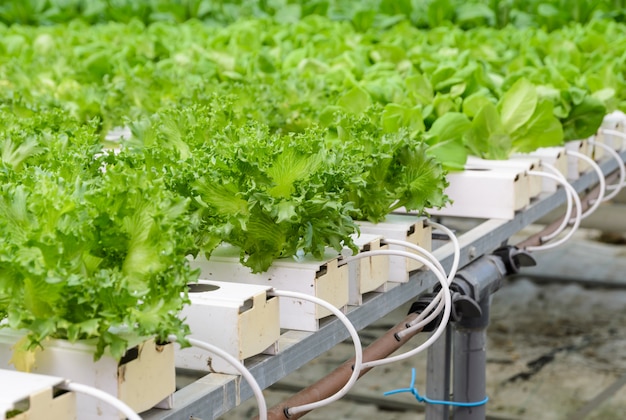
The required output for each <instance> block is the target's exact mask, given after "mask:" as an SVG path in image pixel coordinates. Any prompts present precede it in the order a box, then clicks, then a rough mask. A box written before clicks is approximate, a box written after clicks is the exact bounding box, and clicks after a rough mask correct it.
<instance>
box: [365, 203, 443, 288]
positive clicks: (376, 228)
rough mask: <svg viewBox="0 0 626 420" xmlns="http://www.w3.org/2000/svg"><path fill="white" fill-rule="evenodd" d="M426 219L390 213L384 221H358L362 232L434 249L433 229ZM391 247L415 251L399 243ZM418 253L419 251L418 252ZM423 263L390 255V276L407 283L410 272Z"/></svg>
mask: <svg viewBox="0 0 626 420" xmlns="http://www.w3.org/2000/svg"><path fill="white" fill-rule="evenodd" d="M425 221H426V219H424V218H423V217H420V216H416V215H413V214H389V215H387V217H386V218H385V220H384V221H383V222H380V223H370V222H358V224H359V227H360V229H361V233H364V234H373V235H381V236H382V237H383V239H395V240H398V241H406V242H410V243H412V244H415V245H419V246H421V247H422V248H424V249H425V250H427V251H431V250H432V229H431V227H430V226H427V224H426V223H425ZM389 249H392V250H397V251H408V252H414V251H412V250H410V249H407V248H405V247H402V246H399V245H390V246H389ZM416 253H417V252H416ZM422 265H423V264H421V263H420V262H417V261H415V260H411V259H408V258H404V257H398V256H390V257H389V278H388V281H390V282H393V283H406V282H408V281H409V273H410V272H412V271H415V270H417V269H419V268H421V267H422Z"/></svg>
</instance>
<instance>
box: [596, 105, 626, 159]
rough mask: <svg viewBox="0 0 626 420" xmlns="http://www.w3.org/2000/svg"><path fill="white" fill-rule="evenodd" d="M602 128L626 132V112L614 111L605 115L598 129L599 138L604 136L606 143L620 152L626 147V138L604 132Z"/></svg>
mask: <svg viewBox="0 0 626 420" xmlns="http://www.w3.org/2000/svg"><path fill="white" fill-rule="evenodd" d="M602 129H607V130H615V131H618V132H620V133H623V134H626V114H624V113H623V112H622V111H614V112H612V113H610V114H608V115H606V116H605V117H604V121H602V126H601V127H600V130H598V135H597V136H596V137H597V138H600V137H601V138H602V139H603V140H604V143H605V144H606V145H607V146H609V147H612V148H613V149H615V150H616V151H618V152H620V151H622V150H625V149H626V140H625V139H624V138H622V137H620V136H617V135H615V134H609V133H604V132H603V131H602Z"/></svg>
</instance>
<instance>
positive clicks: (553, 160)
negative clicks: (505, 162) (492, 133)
mask: <svg viewBox="0 0 626 420" xmlns="http://www.w3.org/2000/svg"><path fill="white" fill-rule="evenodd" d="M513 156H514V157H521V158H525V157H533V158H538V159H539V160H540V161H541V164H542V168H543V164H544V163H547V164H550V165H552V166H554V167H555V169H556V170H557V171H558V172H559V173H561V175H563V176H564V177H567V170H568V168H567V165H568V158H567V155H566V153H565V147H540V148H539V149H537V150H535V151H533V152H531V153H519V154H514V155H513ZM543 169H544V170H545V172H546V173H553V172H552V171H549V170H547V169H545V168H543ZM557 186H558V183H557V182H556V181H554V180H552V179H548V178H543V181H542V185H541V190H542V191H543V192H547V193H553V192H555V191H556V189H557Z"/></svg>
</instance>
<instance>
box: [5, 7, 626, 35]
mask: <svg viewBox="0 0 626 420" xmlns="http://www.w3.org/2000/svg"><path fill="white" fill-rule="evenodd" d="M625 9H626V3H624V1H623V0H469V1H467V0H465V1H464V0H420V1H416V0H361V1H359V2H358V3H355V2H354V1H351V0H304V1H303V0H271V1H267V0H114V1H112V0H5V1H4V2H3V4H2V6H1V7H0V22H4V23H7V24H12V23H21V24H34V25H45V24H58V23H64V22H68V21H70V20H73V19H81V20H84V21H85V22H88V23H90V24H95V23H103V22H109V21H114V22H123V23H126V22H128V21H129V20H130V19H138V20H140V21H142V22H143V23H145V24H150V23H155V22H163V21H165V22H173V23H182V22H185V21H188V20H190V19H197V20H201V21H203V23H205V24H212V25H226V24H230V23H232V22H234V21H236V20H238V19H242V18H250V17H272V18H274V19H277V20H278V21H282V22H294V21H297V20H300V19H302V18H303V17H306V16H310V15H322V16H325V17H328V18H330V19H333V20H345V21H348V22H350V23H351V24H352V25H353V26H354V27H355V28H356V29H359V30H365V29H368V28H370V27H377V28H385V27H388V26H391V25H394V24H395V23H397V22H399V21H403V20H404V21H407V22H410V23H411V24H412V25H414V26H416V27H418V28H422V29H426V28H436V27H440V26H450V25H455V26H458V27H462V28H465V29H468V28H474V27H483V26H490V27H498V28H502V27H505V26H507V25H513V26H515V27H518V28H519V27H522V28H525V27H545V28H548V29H550V30H554V29H558V28H560V27H562V26H565V25H567V24H569V23H571V22H579V23H586V22H589V21H590V20H593V19H613V20H616V19H617V20H623V19H624V17H625V16H626V12H625Z"/></svg>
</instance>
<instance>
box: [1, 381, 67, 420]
mask: <svg viewBox="0 0 626 420" xmlns="http://www.w3.org/2000/svg"><path fill="white" fill-rule="evenodd" d="M63 382H64V379H63V378H58V377H54V376H45V375H37V374H34V373H23V372H17V371H12V370H4V369H0V420H4V419H5V418H6V416H7V413H10V412H12V411H13V415H12V417H11V420H73V419H76V394H75V393H73V392H68V391H61V390H60V389H58V388H57V386H59V385H60V384H62V383H63ZM17 412H19V413H17Z"/></svg>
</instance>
